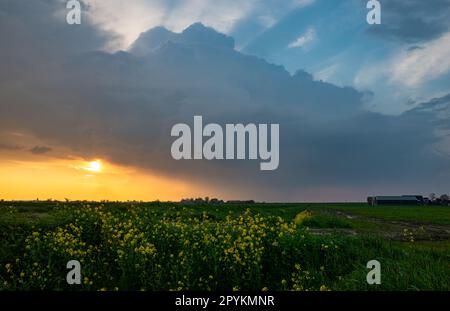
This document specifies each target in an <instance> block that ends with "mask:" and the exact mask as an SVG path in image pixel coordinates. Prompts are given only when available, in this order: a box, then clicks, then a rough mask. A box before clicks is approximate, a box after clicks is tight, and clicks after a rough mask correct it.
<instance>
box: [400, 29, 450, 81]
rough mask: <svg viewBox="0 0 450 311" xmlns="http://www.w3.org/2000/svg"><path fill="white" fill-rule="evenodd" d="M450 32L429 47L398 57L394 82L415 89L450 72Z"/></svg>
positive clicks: (429, 44)
mask: <svg viewBox="0 0 450 311" xmlns="http://www.w3.org/2000/svg"><path fill="white" fill-rule="evenodd" d="M449 55H450V32H448V33H446V34H444V35H442V36H441V37H439V38H438V39H435V40H433V41H432V42H429V43H428V44H427V45H425V46H423V47H421V48H416V49H413V50H410V51H407V52H403V53H402V54H401V55H399V56H396V57H395V60H394V61H393V67H392V70H391V73H392V80H393V81H395V82H399V83H402V84H405V85H406V86H410V87H414V86H417V85H420V84H422V83H424V82H428V81H430V80H433V79H436V78H439V77H440V76H442V75H444V74H447V73H449V72H450V57H449Z"/></svg>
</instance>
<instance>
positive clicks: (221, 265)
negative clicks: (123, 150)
mask: <svg viewBox="0 0 450 311" xmlns="http://www.w3.org/2000/svg"><path fill="white" fill-rule="evenodd" d="M35 204H37V203H35ZM39 204H43V205H39ZM39 204H38V205H34V206H30V207H26V208H24V206H22V205H21V206H14V205H7V206H1V207H0V229H1V230H0V238H1V239H0V289H3V290H262V289H269V290H327V289H332V290H343V289H350V290H373V289H376V290H377V289H379V290H386V289H388V290H391V289H396V290H416V289H423V290H449V289H450V285H449V282H448V280H449V279H450V268H449V265H448V258H449V247H448V244H446V245H445V246H444V247H439V248H432V247H429V245H425V244H418V247H414V245H415V244H414V242H403V243H400V242H396V243H394V242H389V241H386V240H384V239H381V238H379V237H377V236H356V237H351V236H346V235H343V234H339V233H337V232H336V233H333V234H327V235H316V234H312V233H311V232H309V230H308V227H311V228H313V227H314V228H349V226H350V227H351V222H349V221H347V220H346V219H341V218H338V217H335V216H329V215H323V214H320V213H319V214H315V213H312V214H311V213H310V212H308V211H305V210H306V208H308V210H314V207H312V206H304V205H302V206H296V205H289V204H287V205H278V206H277V208H274V207H272V209H271V210H270V205H268V206H260V205H254V206H249V207H250V208H248V207H246V206H230V205H221V206H179V205H173V204H166V203H155V204H126V203H109V204H92V205H89V204H57V203H53V204H49V203H39ZM279 209H282V210H283V212H282V213H281V212H280V210H279ZM271 211H272V212H271ZM36 214H39V217H35V216H36ZM281 215H283V216H284V218H283V217H281ZM286 215H289V216H286ZM296 215H297V217H296ZM298 215H300V216H298ZM300 220H301V221H300ZM73 259H76V260H79V261H80V262H81V267H82V280H83V284H82V285H80V286H69V285H67V283H66V273H67V272H68V270H67V269H66V263H67V262H68V261H69V260H73ZM372 259H378V260H379V261H380V262H382V285H380V286H375V287H373V286H368V285H367V283H366V274H367V272H368V271H367V269H366V267H365V264H366V263H367V261H369V260H372Z"/></svg>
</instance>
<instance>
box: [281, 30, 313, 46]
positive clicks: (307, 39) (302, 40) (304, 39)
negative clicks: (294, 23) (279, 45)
mask: <svg viewBox="0 0 450 311" xmlns="http://www.w3.org/2000/svg"><path fill="white" fill-rule="evenodd" d="M316 36H317V35H316V30H315V29H314V28H312V27H311V28H308V29H307V30H306V32H305V33H304V34H302V35H301V36H300V37H298V38H297V39H296V40H295V41H293V42H291V43H289V45H288V47H289V48H304V47H306V46H307V45H308V44H309V43H311V42H313V41H314V40H316Z"/></svg>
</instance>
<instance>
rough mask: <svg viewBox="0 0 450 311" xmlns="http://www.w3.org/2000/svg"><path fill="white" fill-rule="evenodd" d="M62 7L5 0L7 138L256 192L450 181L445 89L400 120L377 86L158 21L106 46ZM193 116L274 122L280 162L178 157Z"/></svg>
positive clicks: (360, 190) (356, 195)
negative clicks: (176, 134) (316, 72)
mask: <svg viewBox="0 0 450 311" xmlns="http://www.w3.org/2000/svg"><path fill="white" fill-rule="evenodd" d="M5 3H7V4H8V5H6V4H5ZM25 3H27V6H25ZM58 3H60V2H58V1H36V2H33V5H31V6H28V2H26V1H21V0H19V1H3V2H2V4H0V12H1V13H0V14H1V15H2V18H1V19H0V24H1V25H0V26H1V27H0V40H1V42H2V44H1V48H0V52H1V53H2V54H1V57H0V69H1V70H0V72H3V74H0V81H2V82H4V83H1V85H0V92H1V94H2V99H1V102H0V131H1V132H2V133H7V132H11V131H20V132H23V133H28V134H29V135H32V136H34V137H36V139H38V140H39V141H40V142H41V144H42V145H50V146H52V151H57V149H58V148H61V149H64V150H70V151H71V154H76V155H78V156H81V157H85V158H90V157H98V158H102V159H107V160H109V161H111V162H113V163H117V164H123V165H131V166H134V167H139V168H140V169H142V170H143V171H145V170H148V171H149V172H152V173H157V174H161V175H164V176H169V177H173V178H179V179H182V180H189V181H193V182H198V183H199V184H208V185H212V186H213V187H214V188H215V189H220V191H219V190H218V193H221V194H227V195H229V196H235V197H246V198H256V199H258V200H272V201H274V200H279V201H287V200H292V201H293V200H342V199H348V200H356V199H363V197H364V196H365V195H368V194H373V193H380V192H383V193H397V192H409V191H410V192H420V193H427V192H431V191H435V192H438V191H442V192H445V191H446V190H448V189H446V188H448V187H449V186H450V174H448V173H449V164H450V159H449V157H448V156H446V153H445V150H446V146H447V137H448V136H447V135H448V134H447V132H446V130H447V129H448V128H447V127H448V124H449V123H448V119H449V117H450V116H449V107H450V101H449V96H445V97H442V98H437V99H435V100H433V101H431V102H429V103H423V104H422V105H420V106H419V107H417V108H414V109H412V110H410V111H407V112H405V113H403V114H401V115H399V116H386V115H383V114H379V113H373V112H369V111H366V110H365V109H364V104H365V101H366V100H367V98H368V97H369V96H370V94H369V93H362V92H360V91H358V90H355V89H354V88H351V87H338V86H335V85H333V84H330V83H325V82H322V81H316V80H314V78H313V77H312V76H311V75H310V74H309V73H307V72H305V71H302V70H300V71H298V72H297V73H296V74H294V75H291V74H290V73H289V72H287V71H286V70H285V69H284V68H283V67H282V66H277V65H273V64H270V63H268V62H266V61H264V60H263V59H260V58H257V57H255V56H249V55H245V54H243V53H241V52H238V51H236V50H235V48H234V41H233V39H232V38H230V37H228V36H225V35H223V34H220V33H218V32H216V31H214V30H213V29H211V28H207V27H205V26H203V25H202V24H199V23H197V24H194V25H192V26H190V27H188V28H187V29H185V30H184V31H183V32H182V33H173V32H170V31H169V30H166V29H164V28H161V27H159V28H156V29H152V30H149V31H148V32H146V33H143V34H142V35H141V36H140V37H139V39H138V40H137V41H136V42H135V43H134V44H133V45H132V47H131V48H130V50H129V51H120V52H116V53H109V52H105V51H102V47H104V46H105V45H106V44H107V43H108V40H109V39H111V40H112V39H113V38H114V35H113V34H109V33H107V32H104V31H99V30H98V29H97V28H96V27H95V26H93V25H89V24H85V25H83V26H82V27H81V28H77V29H75V28H72V27H71V26H68V25H65V24H64V19H63V18H62V17H61V16H60V15H58V12H59V11H58V10H56V11H55V9H54V8H57V7H58V5H57V4H58ZM34 9H37V11H38V12H40V14H35V13H34V14H31V12H32V10H34ZM23 16H26V17H27V18H25V19H23V18H22V17H23ZM36 16H37V17H36ZM75 27H77V26H75ZM27 38H32V39H31V40H27ZM25 60H26V62H25ZM5 69H6V72H8V74H6V73H5ZM19 69H20V70H19ZM194 115H202V116H203V118H204V122H206V123H212V122H214V123H219V124H225V123H244V124H245V123H279V124H280V148H281V149H280V167H279V169H278V170H276V171H274V172H261V171H260V170H259V169H258V166H259V162H258V161H187V162H186V161H175V160H173V159H172V157H171V154H170V146H171V143H172V141H173V138H172V137H171V136H170V129H171V127H172V126H173V125H174V124H176V123H180V122H182V123H188V124H192V121H193V116H194ZM5 135H6V134H5ZM17 140H18V141H17V144H18V145H19V144H21V142H20V141H19V139H18V138H17ZM47 151H49V150H47ZM211 195H214V193H212V194H211Z"/></svg>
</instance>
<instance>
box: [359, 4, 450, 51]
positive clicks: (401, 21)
mask: <svg viewBox="0 0 450 311" xmlns="http://www.w3.org/2000/svg"><path fill="white" fill-rule="evenodd" d="M363 2H366V1H363ZM381 6H382V7H381V8H382V24H381V25H377V26H376V27H369V28H368V31H369V32H371V33H374V34H377V35H380V36H384V37H387V38H390V39H395V40H400V41H404V42H407V43H414V42H420V41H428V40H431V39H434V38H437V37H439V36H440V35H441V34H443V33H445V32H447V31H449V30H450V19H449V16H450V0H427V1H423V0H389V1H381Z"/></svg>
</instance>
